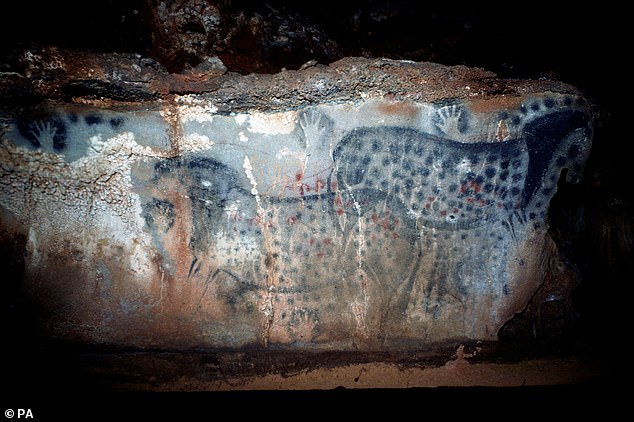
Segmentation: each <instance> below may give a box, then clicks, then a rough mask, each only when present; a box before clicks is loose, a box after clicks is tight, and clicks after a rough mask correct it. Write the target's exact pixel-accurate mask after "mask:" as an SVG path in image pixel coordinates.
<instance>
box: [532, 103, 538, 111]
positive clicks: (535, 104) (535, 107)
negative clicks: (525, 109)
mask: <svg viewBox="0 0 634 422" xmlns="http://www.w3.org/2000/svg"><path fill="white" fill-rule="evenodd" d="M531 110H533V111H539V103H533V104H531Z"/></svg>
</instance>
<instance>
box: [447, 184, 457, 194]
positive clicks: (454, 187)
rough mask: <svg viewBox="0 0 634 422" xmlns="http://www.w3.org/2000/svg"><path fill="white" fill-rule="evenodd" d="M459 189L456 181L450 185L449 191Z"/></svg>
mask: <svg viewBox="0 0 634 422" xmlns="http://www.w3.org/2000/svg"><path fill="white" fill-rule="evenodd" d="M457 190H458V185H457V184H455V183H452V184H451V185H449V192H456V191H457Z"/></svg>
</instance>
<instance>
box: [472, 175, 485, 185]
mask: <svg viewBox="0 0 634 422" xmlns="http://www.w3.org/2000/svg"><path fill="white" fill-rule="evenodd" d="M474 182H475V183H477V184H479V185H481V184H482V183H483V182H484V177H482V176H477V177H476V178H475V180H474Z"/></svg>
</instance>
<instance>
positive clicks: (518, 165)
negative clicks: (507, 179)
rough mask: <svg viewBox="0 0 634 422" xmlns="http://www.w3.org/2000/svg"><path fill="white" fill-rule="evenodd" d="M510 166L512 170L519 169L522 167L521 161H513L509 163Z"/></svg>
mask: <svg viewBox="0 0 634 422" xmlns="http://www.w3.org/2000/svg"><path fill="white" fill-rule="evenodd" d="M511 166H512V167H513V168H514V169H518V168H520V167H521V166H522V160H519V159H515V160H513V161H511Z"/></svg>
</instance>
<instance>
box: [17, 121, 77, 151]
mask: <svg viewBox="0 0 634 422" xmlns="http://www.w3.org/2000/svg"><path fill="white" fill-rule="evenodd" d="M16 126H17V128H18V131H19V132H20V135H22V136H23V137H24V138H25V139H27V140H28V141H29V142H30V143H31V145H32V146H33V147H34V148H41V149H43V150H48V151H50V152H61V151H63V150H64V148H65V147H66V138H67V133H66V128H67V123H66V122H65V121H64V119H62V118H61V117H59V116H56V115H47V116H41V118H34V119H32V120H21V119H20V120H17V122H16Z"/></svg>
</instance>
